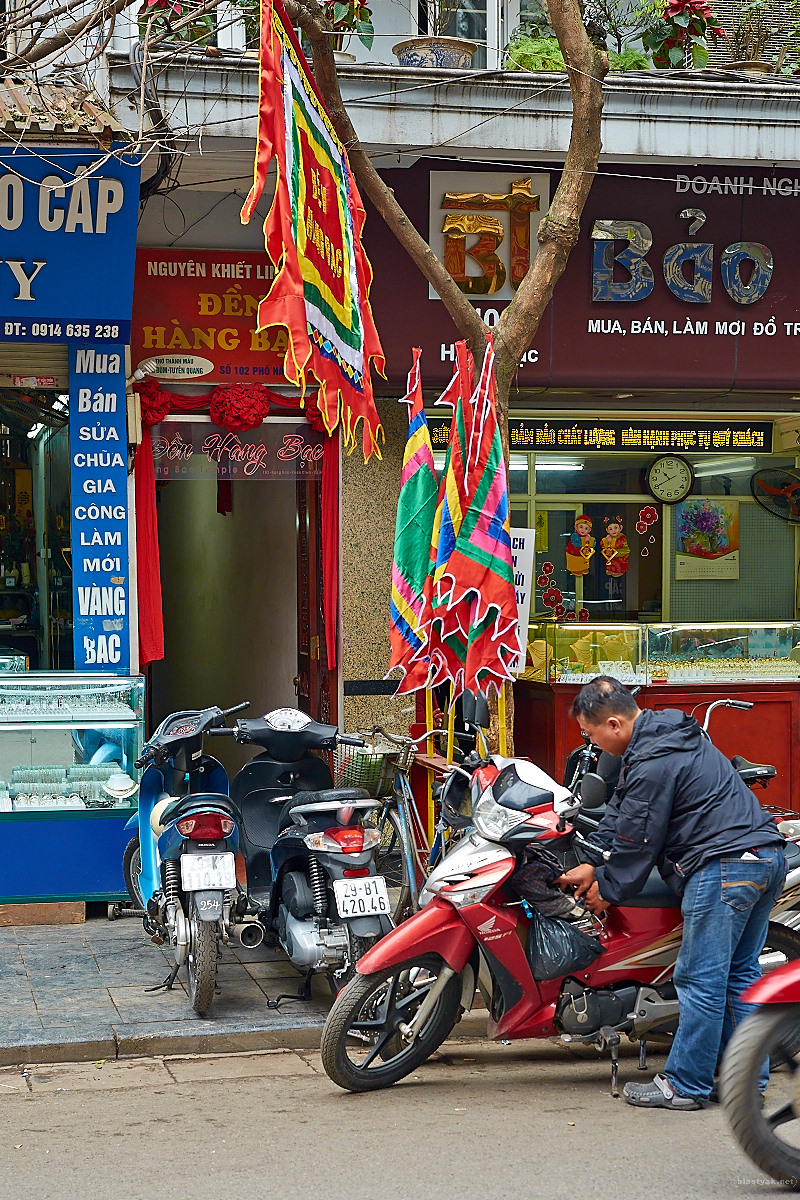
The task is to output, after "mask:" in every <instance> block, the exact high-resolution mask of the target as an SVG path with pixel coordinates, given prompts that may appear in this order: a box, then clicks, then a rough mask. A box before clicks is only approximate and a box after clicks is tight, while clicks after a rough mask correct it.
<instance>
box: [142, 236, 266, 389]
mask: <svg viewBox="0 0 800 1200" xmlns="http://www.w3.org/2000/svg"><path fill="white" fill-rule="evenodd" d="M273 275H274V271H273V267H272V263H271V262H270V260H269V259H268V257H267V255H266V252H265V251H263V250H262V251H260V252H258V251H227V250H152V249H146V250H138V251H137V253H136V274H135V282H134V292H133V329H132V333H131V358H132V361H133V365H134V367H136V366H139V365H140V364H141V363H143V362H147V361H148V360H152V361H153V362H154V363H155V370H154V371H153V370H151V371H149V372H148V373H149V374H150V375H153V376H154V378H156V379H161V380H169V381H171V382H173V383H188V382H192V381H199V380H202V382H203V383H211V382H214V383H266V384H269V383H273V382H275V381H276V380H277V381H282V380H283V378H284V376H283V360H284V355H285V354H286V349H287V346H288V338H287V333H286V330H285V329H284V328H283V327H282V326H273V327H272V328H270V329H264V330H261V332H259V331H258V330H257V329H256V325H257V322H258V305H259V303H260V301H261V300H262V298H263V297H264V296H265V295H266V294H267V292H268V291H269V288H270V286H271V283H272V279H273Z"/></svg>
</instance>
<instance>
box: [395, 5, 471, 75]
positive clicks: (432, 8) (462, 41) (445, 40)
mask: <svg viewBox="0 0 800 1200" xmlns="http://www.w3.org/2000/svg"><path fill="white" fill-rule="evenodd" d="M419 7H420V12H421V14H422V16H423V18H424V20H423V21H421V22H420V24H423V23H424V24H425V25H426V27H427V32H426V33H420V34H418V35H417V36H415V37H410V38H406V39H405V40H404V41H402V42H398V43H397V44H396V45H395V46H392V53H393V54H395V55H396V56H397V61H398V62H399V63H400V64H401V66H404V67H450V68H452V69H455V70H463V69H464V68H465V67H468V66H469V65H470V63H471V62H472V57H473V55H474V54H475V51H476V50H477V49H478V44H477V42H472V41H469V40H468V39H467V38H461V37H454V36H453V35H452V31H453V28H454V26H455V24H456V18H457V16H458V13H459V12H460V11H461V9H462V7H463V0H420V5H419Z"/></svg>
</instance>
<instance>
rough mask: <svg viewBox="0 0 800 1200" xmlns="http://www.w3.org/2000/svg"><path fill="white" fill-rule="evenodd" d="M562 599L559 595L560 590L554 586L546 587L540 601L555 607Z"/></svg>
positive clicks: (549, 606)
mask: <svg viewBox="0 0 800 1200" xmlns="http://www.w3.org/2000/svg"><path fill="white" fill-rule="evenodd" d="M562 600H563V596H562V595H561V592H560V591H559V590H558V588H554V587H551V588H548V589H547V591H546V592H545V593H544V595H543V596H542V603H543V604H546V605H547V607H548V608H555V606H556V605H557V604H560V603H561V601H562Z"/></svg>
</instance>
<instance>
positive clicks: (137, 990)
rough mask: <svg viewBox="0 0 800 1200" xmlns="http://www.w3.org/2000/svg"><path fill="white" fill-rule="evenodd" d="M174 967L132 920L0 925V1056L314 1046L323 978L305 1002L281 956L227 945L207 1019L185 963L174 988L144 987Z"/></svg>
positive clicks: (48, 1058)
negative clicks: (275, 1004)
mask: <svg viewBox="0 0 800 1200" xmlns="http://www.w3.org/2000/svg"><path fill="white" fill-rule="evenodd" d="M169 971H170V956H168V954H167V953H165V952H164V950H163V948H161V947H158V946H155V945H153V943H152V942H151V941H150V940H149V938H148V937H147V935H146V934H145V933H144V931H143V929H142V924H141V921H139V920H136V919H127V920H118V921H113V922H112V921H107V920H104V919H95V920H89V921H87V922H86V923H85V924H83V925H34V926H28V927H24V926H16V927H13V928H5V929H2V928H0V1065H2V1064H12V1063H21V1062H56V1061H77V1060H87V1059H100V1058H106V1059H108V1058H122V1057H129V1056H131V1055H148V1054H166V1053H209V1052H213V1051H223V1050H224V1051H229V1052H230V1051H237V1050H238V1051H245V1050H265V1049H273V1048H276V1047H281V1046H287V1045H290V1046H292V1047H302V1046H315V1045H318V1043H319V1035H320V1030H321V1027H322V1024H323V1022H324V1019H325V1013H326V1012H327V1009H328V1006H329V1004H330V999H331V997H330V989H329V988H328V985H327V983H326V981H325V979H324V978H318V979H315V981H314V996H313V999H312V1000H311V1001H310V1002H309V1003H303V1002H301V1001H297V1000H286V1001H283V1002H282V1003H281V1006H280V1009H278V1010H275V1009H269V1008H268V1007H267V999H274V998H275V997H277V996H278V995H279V994H280V993H282V992H296V991H297V988H298V986H299V984H300V982H301V976H300V975H298V974H297V972H296V971H294V970H293V969H292V967H291V966H290V965H289V963H288V961H287V959H286V957H285V955H283V954H282V953H281V952H280V951H278V950H273V949H268V948H266V947H263V946H260V947H258V949H256V950H245V949H244V947H243V946H240V945H239V944H238V942H235V943H232V944H231V945H230V946H226V947H223V952H222V961H221V963H220V964H219V966H218V969H217V994H216V996H215V998H214V1002H213V1004H212V1005H211V1008H210V1009H209V1011H208V1015H207V1016H206V1017H203V1018H200V1017H198V1016H197V1014H196V1013H194V1012H193V1011H192V1008H191V1005H190V1004H189V999H188V996H187V994H186V968H185V967H183V968H182V970H181V972H180V974H179V976H178V979H177V980H176V982H175V986H174V988H173V990H172V991H166V990H161V991H157V992H148V991H147V989H148V988H152V987H154V986H155V985H157V984H159V983H161V981H162V980H163V979H165V978H166V976H167V975H168V974H169Z"/></svg>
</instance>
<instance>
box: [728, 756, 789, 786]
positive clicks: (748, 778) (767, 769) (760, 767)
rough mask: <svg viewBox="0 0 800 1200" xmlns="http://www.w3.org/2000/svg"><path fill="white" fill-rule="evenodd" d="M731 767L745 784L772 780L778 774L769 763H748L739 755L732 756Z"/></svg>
mask: <svg viewBox="0 0 800 1200" xmlns="http://www.w3.org/2000/svg"><path fill="white" fill-rule="evenodd" d="M731 766H732V767H733V769H734V771H736V773H737V774H738V775H740V776H741V778H742V779H743V780H744V782H745V783H753V782H754V781H755V780H756V779H774V778H775V776H776V775H777V774H778V772H777V771H776V769H775V767H773V766H772V764H771V763H753V762H749V761H748V760H747V759H746V758H743V757H742V755H741V754H734V756H733V758H732V759H731Z"/></svg>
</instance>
